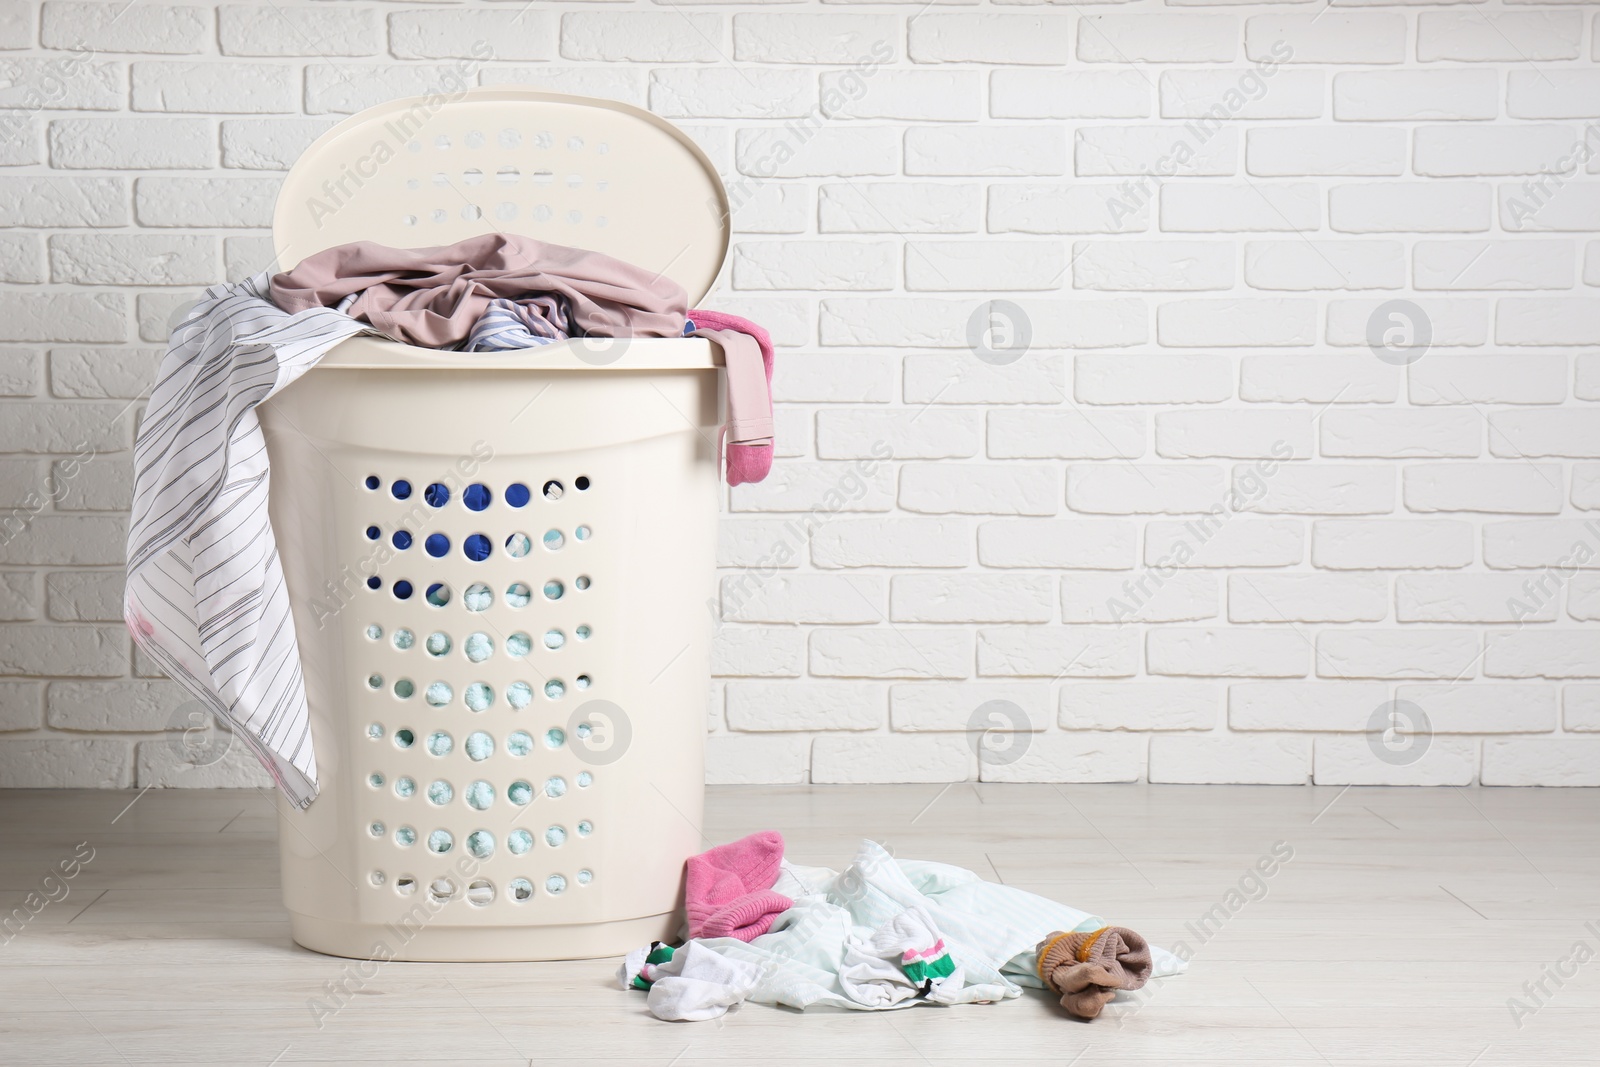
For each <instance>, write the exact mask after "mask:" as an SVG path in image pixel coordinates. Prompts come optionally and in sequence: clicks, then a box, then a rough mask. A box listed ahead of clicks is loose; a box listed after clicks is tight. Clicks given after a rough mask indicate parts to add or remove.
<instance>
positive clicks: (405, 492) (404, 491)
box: [389, 478, 411, 500]
mask: <svg viewBox="0 0 1600 1067" xmlns="http://www.w3.org/2000/svg"><path fill="white" fill-rule="evenodd" d="M389 492H390V493H392V494H394V498H395V499H396V500H405V499H407V498H408V497H410V496H411V483H410V482H408V481H406V480H405V479H404V478H401V479H398V480H397V481H395V482H394V483H393V484H391V485H390V486H389Z"/></svg>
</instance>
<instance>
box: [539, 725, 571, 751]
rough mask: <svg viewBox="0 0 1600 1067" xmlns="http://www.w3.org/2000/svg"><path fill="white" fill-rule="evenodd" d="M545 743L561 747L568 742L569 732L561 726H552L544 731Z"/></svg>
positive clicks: (550, 746)
mask: <svg viewBox="0 0 1600 1067" xmlns="http://www.w3.org/2000/svg"><path fill="white" fill-rule="evenodd" d="M544 743H545V745H546V746H547V747H549V748H560V747H561V746H562V745H564V744H566V743H567V732H566V731H565V730H563V729H562V728H561V727H559V726H552V727H550V729H548V730H546V731H545V732H544Z"/></svg>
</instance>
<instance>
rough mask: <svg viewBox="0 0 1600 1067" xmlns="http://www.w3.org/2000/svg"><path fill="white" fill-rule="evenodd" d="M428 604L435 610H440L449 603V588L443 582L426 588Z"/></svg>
mask: <svg viewBox="0 0 1600 1067" xmlns="http://www.w3.org/2000/svg"><path fill="white" fill-rule="evenodd" d="M428 603H430V604H432V605H433V606H434V607H436V608H442V607H444V606H445V605H446V604H448V603H450V587H449V586H448V585H445V584H444V583H443V582H434V583H433V584H432V585H430V586H428Z"/></svg>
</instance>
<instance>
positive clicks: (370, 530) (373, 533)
mask: <svg viewBox="0 0 1600 1067" xmlns="http://www.w3.org/2000/svg"><path fill="white" fill-rule="evenodd" d="M382 536H383V531H382V530H380V529H378V528H377V527H376V526H368V527H367V540H368V541H376V540H377V539H378V538H380V537H382Z"/></svg>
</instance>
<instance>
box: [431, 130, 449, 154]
mask: <svg viewBox="0 0 1600 1067" xmlns="http://www.w3.org/2000/svg"><path fill="white" fill-rule="evenodd" d="M433 147H435V148H437V149H439V150H440V151H441V152H442V151H444V150H446V149H448V148H449V147H450V136H449V135H448V134H443V133H441V134H440V135H439V136H437V137H435V138H434V139H433Z"/></svg>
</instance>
